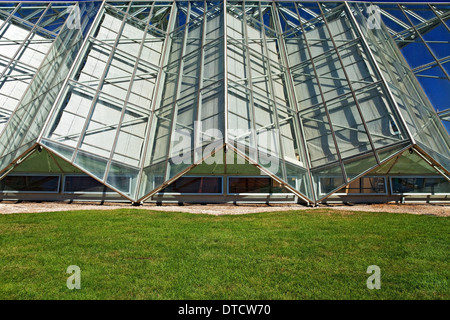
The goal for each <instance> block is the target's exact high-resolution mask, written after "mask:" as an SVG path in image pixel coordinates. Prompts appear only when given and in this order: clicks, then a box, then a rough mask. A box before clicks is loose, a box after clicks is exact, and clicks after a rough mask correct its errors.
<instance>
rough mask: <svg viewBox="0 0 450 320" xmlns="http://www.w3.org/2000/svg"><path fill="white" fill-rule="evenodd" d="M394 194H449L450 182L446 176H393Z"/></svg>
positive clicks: (392, 186)
mask: <svg viewBox="0 0 450 320" xmlns="http://www.w3.org/2000/svg"><path fill="white" fill-rule="evenodd" d="M391 188H392V194H430V195H431V194H448V193H450V182H449V181H448V180H447V179H445V178H444V177H391Z"/></svg>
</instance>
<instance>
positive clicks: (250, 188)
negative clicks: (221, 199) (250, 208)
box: [228, 177, 291, 194]
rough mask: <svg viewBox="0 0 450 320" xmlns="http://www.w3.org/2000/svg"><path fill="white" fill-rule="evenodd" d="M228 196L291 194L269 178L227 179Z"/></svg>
mask: <svg viewBox="0 0 450 320" xmlns="http://www.w3.org/2000/svg"><path fill="white" fill-rule="evenodd" d="M228 193H229V194H245V193H251V194H258V193H260V194H261V193H262V194H268V193H269V194H270V193H289V194H290V193H291V192H290V191H289V190H288V189H286V188H285V187H283V185H282V184H281V183H279V182H277V181H275V180H273V179H272V178H269V177H229V178H228Z"/></svg>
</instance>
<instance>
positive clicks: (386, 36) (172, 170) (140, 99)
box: [0, 0, 450, 204]
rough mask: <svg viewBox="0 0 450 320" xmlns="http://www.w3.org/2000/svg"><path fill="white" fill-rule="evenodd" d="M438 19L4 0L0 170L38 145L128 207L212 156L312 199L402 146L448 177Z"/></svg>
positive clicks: (358, 11) (336, 10)
mask: <svg viewBox="0 0 450 320" xmlns="http://www.w3.org/2000/svg"><path fill="white" fill-rule="evenodd" d="M374 5H376V7H374ZM374 8H376V10H375V9H374ZM373 10H375V11H373ZM378 13H379V16H380V18H381V19H382V21H381V22H380V24H379V26H378V27H375V28H374V27H373V26H372V27H370V25H369V23H368V21H369V19H371V18H372V17H371V16H370V15H373V14H375V15H376V14H378ZM74 19H75V20H74ZM77 19H78V20H77ZM449 19H450V5H449V4H420V5H417V4H414V5H413V4H400V3H398V4H392V3H389V4H385V3H375V4H373V3H368V2H335V3H334V2H328V1H327V2H285V1H280V2H278V1H231V0H225V1H133V2H131V1H90V2H72V3H59V2H48V3H42V2H39V3H38V2H36V3H33V2H16V3H14V2H12V3H11V2H9V3H2V4H0V46H1V47H2V48H5V50H1V53H0V67H1V68H0V99H1V100H0V132H1V133H0V172H1V174H2V175H1V177H0V179H1V178H3V177H5V176H7V174H8V173H9V172H11V171H12V170H14V168H16V167H17V166H18V165H19V164H20V163H22V162H23V161H24V160H25V159H26V158H27V157H28V156H29V155H30V154H32V153H33V152H35V151H36V150H38V149H39V148H44V149H46V150H48V151H49V152H50V154H52V157H58V158H60V159H63V160H65V161H66V162H67V163H69V164H70V165H71V166H73V167H75V168H77V169H79V170H81V171H82V172H85V173H86V174H88V175H90V176H91V177H92V178H94V179H95V180H97V181H98V182H100V183H102V184H103V185H105V186H107V187H108V188H110V189H112V190H114V191H116V192H117V193H119V194H120V195H122V196H123V197H125V198H127V199H129V200H130V201H132V202H133V203H140V202H142V201H144V200H146V199H148V198H150V197H152V196H153V195H155V194H156V193H157V192H159V191H161V190H162V189H164V188H165V187H166V186H167V185H169V184H170V183H172V182H173V181H175V180H177V179H178V178H180V177H181V176H183V175H185V174H186V173H188V172H189V171H191V170H193V169H194V168H196V167H198V166H204V165H205V164H207V163H210V162H211V161H212V160H213V159H215V160H218V159H224V160H225V172H226V167H227V165H231V162H230V161H231V160H233V161H238V162H239V161H240V163H241V164H244V165H247V166H255V167H257V168H258V169H259V170H260V173H261V175H267V176H270V177H271V178H272V179H274V180H276V181H277V182H278V183H280V184H281V185H283V186H284V187H285V188H286V189H287V190H289V191H290V192H292V193H293V194H295V195H296V196H297V197H298V198H299V199H302V200H303V201H304V202H306V203H310V204H315V203H318V202H321V201H323V200H325V199H326V198H327V197H329V196H330V195H332V194H333V193H335V192H336V191H337V190H339V189H341V188H343V187H345V186H347V185H349V184H350V183H352V182H353V181H355V180H356V179H359V178H360V177H362V176H363V175H365V174H367V173H368V172H370V171H372V170H374V169H376V168H378V167H380V166H382V165H383V164H385V163H387V162H388V161H390V160H391V159H394V158H395V157H397V156H398V155H400V154H401V153H402V152H404V151H405V150H407V149H409V148H412V149H413V150H415V152H417V153H418V154H419V155H420V156H421V157H422V158H423V159H424V161H427V163H429V165H430V166H431V167H433V168H434V170H436V171H437V172H439V173H440V174H441V175H442V176H443V177H445V178H447V179H448V177H449V176H450V138H449V135H448V133H447V132H446V129H445V127H444V126H443V124H442V122H441V120H440V119H442V120H444V121H449V120H450V111H449V110H450V109H448V107H449V106H448V101H449V99H448V94H449V92H450V90H447V91H445V93H446V94H447V96H446V98H442V91H439V90H437V89H436V88H449V89H450V87H449V84H450V78H449V73H450V71H449V66H450V64H449V61H450V55H449V50H448V47H449V42H450V29H449ZM74 21H76V22H79V24H78V25H76V26H74ZM439 37H440V38H439ZM417 48H420V50H422V51H421V52H425V53H426V57H425V58H424V59H422V60H421V59H417V57H414V55H413V53H412V51H414V50H419V49H417ZM419 60H420V61H419ZM433 107H434V108H436V110H435V109H434V108H433ZM436 111H438V112H436ZM447 128H448V127H447ZM175 160H176V161H175ZM274 164H276V165H274ZM323 177H332V179H330V181H331V180H333V181H332V182H330V183H332V185H330V186H329V188H328V189H329V192H328V193H326V194H322V193H321V192H319V186H320V181H321V179H322V178H323ZM289 179H295V181H299V183H295V184H293V183H290V182H289V181H290V180H289ZM124 181H125V182H124ZM225 192H226V191H225Z"/></svg>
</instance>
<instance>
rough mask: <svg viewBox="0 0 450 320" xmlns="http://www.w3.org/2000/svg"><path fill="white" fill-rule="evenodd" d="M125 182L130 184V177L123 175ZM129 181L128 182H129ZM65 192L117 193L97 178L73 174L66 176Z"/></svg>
mask: <svg viewBox="0 0 450 320" xmlns="http://www.w3.org/2000/svg"><path fill="white" fill-rule="evenodd" d="M122 178H123V180H124V181H123V183H128V186H129V184H130V178H129V177H122ZM127 181H128V182H127ZM64 193H116V192H115V191H114V190H111V189H110V188H108V187H106V186H105V185H103V184H102V183H100V182H98V181H97V180H95V179H93V178H91V177H89V176H84V175H71V176H65V178H64Z"/></svg>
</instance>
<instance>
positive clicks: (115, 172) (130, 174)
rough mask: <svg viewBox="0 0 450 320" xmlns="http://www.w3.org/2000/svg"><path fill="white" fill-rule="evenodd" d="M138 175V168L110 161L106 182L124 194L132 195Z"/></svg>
mask: <svg viewBox="0 0 450 320" xmlns="http://www.w3.org/2000/svg"><path fill="white" fill-rule="evenodd" d="M138 175H139V168H132V167H129V166H125V165H123V164H120V163H116V162H112V163H111V167H110V168H109V174H108V178H107V179H106V183H108V184H109V185H110V186H112V187H114V188H116V189H117V190H119V191H120V192H122V193H124V194H125V195H128V196H130V197H134V194H135V192H136V187H137V180H138Z"/></svg>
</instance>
